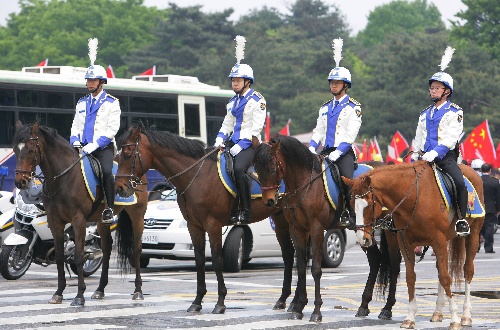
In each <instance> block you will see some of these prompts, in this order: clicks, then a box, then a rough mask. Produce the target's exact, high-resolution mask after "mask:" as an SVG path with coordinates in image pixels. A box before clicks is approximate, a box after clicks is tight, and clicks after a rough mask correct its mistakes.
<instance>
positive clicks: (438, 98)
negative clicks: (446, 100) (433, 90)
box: [431, 92, 450, 103]
mask: <svg viewBox="0 0 500 330" xmlns="http://www.w3.org/2000/svg"><path fill="white" fill-rule="evenodd" d="M445 95H450V93H447V92H443V94H441V96H440V97H431V101H432V102H434V103H437V102H439V101H441V100H442V99H443V97H444V96H445Z"/></svg>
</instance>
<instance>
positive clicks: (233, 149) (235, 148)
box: [229, 144, 243, 157]
mask: <svg viewBox="0 0 500 330" xmlns="http://www.w3.org/2000/svg"><path fill="white" fill-rule="evenodd" d="M241 150H243V148H242V147H241V146H240V145H239V144H235V145H234V146H232V147H231V149H229V152H230V153H231V155H232V156H233V157H235V156H236V155H237V154H239V153H240V151H241Z"/></svg>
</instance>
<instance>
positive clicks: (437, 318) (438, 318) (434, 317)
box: [431, 312, 443, 322]
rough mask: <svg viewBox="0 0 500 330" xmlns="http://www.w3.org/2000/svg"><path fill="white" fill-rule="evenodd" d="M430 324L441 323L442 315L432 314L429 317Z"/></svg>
mask: <svg viewBox="0 0 500 330" xmlns="http://www.w3.org/2000/svg"><path fill="white" fill-rule="evenodd" d="M431 322H443V313H438V312H434V314H432V317H431Z"/></svg>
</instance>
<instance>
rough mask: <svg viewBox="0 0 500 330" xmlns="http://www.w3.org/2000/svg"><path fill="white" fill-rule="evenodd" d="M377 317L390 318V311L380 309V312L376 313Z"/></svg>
mask: <svg viewBox="0 0 500 330" xmlns="http://www.w3.org/2000/svg"><path fill="white" fill-rule="evenodd" d="M378 318H379V319H381V320H392V311H388V310H387V309H382V310H381V311H380V314H378Z"/></svg>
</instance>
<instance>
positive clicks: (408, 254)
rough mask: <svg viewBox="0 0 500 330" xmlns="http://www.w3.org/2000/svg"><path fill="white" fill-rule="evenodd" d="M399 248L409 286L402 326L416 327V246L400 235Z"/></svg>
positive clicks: (406, 327) (407, 327) (405, 327)
mask: <svg viewBox="0 0 500 330" xmlns="http://www.w3.org/2000/svg"><path fill="white" fill-rule="evenodd" d="M398 241H399V248H400V249H401V251H402V252H403V256H404V258H405V267H406V286H407V288H408V315H407V316H406V318H405V319H404V320H403V323H401V328H404V329H414V328H415V314H417V311H418V308H417V299H416V298H415V281H416V279H417V275H416V273H415V253H413V250H414V249H415V246H412V245H410V244H408V241H406V240H405V241H404V242H403V241H402V240H401V239H400V237H398Z"/></svg>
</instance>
